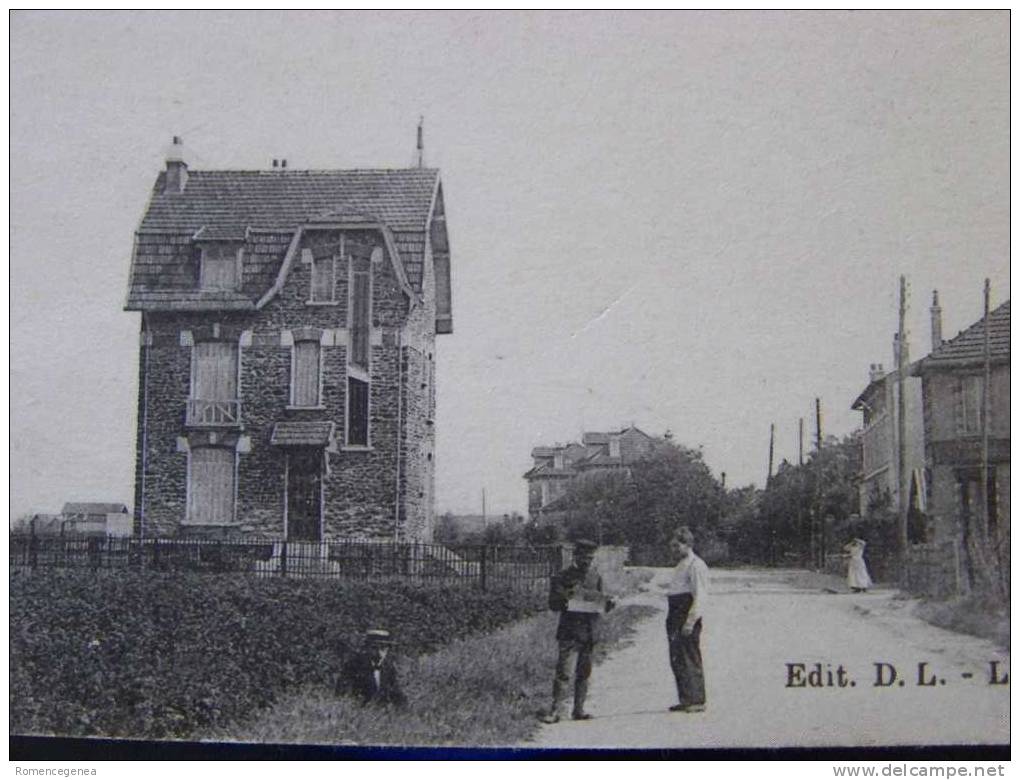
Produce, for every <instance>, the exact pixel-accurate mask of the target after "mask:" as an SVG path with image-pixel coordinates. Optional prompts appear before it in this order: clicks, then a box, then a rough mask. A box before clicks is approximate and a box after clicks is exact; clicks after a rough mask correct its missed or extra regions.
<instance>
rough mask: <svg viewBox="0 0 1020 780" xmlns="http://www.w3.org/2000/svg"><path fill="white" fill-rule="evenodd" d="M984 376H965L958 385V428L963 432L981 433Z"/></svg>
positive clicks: (959, 431)
mask: <svg viewBox="0 0 1020 780" xmlns="http://www.w3.org/2000/svg"><path fill="white" fill-rule="evenodd" d="M984 391H985V382H984V377H981V376H964V377H960V378H959V379H958V380H957V385H956V394H957V401H956V430H957V433H961V434H976V433H981V401H982V396H983V394H984Z"/></svg>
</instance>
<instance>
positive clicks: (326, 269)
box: [312, 257, 334, 303]
mask: <svg viewBox="0 0 1020 780" xmlns="http://www.w3.org/2000/svg"><path fill="white" fill-rule="evenodd" d="M333 277H334V261H333V258H332V257H319V258H315V259H313V260H312V300H313V301H315V302H316V303H331V302H332V301H333V287H334V284H333V282H334V278H333Z"/></svg>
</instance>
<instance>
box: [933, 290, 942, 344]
mask: <svg viewBox="0 0 1020 780" xmlns="http://www.w3.org/2000/svg"><path fill="white" fill-rule="evenodd" d="M940 346H942V307H941V306H939V291H938V290H933V291H932V294H931V348H932V351H935V350H936V349H938V348H939V347H940Z"/></svg>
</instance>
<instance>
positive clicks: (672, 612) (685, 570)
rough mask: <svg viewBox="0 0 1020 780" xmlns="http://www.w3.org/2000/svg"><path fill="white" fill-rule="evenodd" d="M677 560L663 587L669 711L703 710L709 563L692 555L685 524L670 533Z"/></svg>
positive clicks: (689, 537) (691, 544) (690, 534)
mask: <svg viewBox="0 0 1020 780" xmlns="http://www.w3.org/2000/svg"><path fill="white" fill-rule="evenodd" d="M672 546H673V549H674V551H676V552H677V553H678V554H679V556H680V563H678V564H677V565H676V568H675V569H674V570H673V575H672V577H671V578H670V581H669V583H668V584H667V586H666V597H667V599H668V600H669V613H668V614H667V616H666V638H667V639H668V640H669V665H670V666H671V667H672V668H673V676H674V677H675V678H676V691H677V695H678V696H679V698H680V701H679V703H678V704H675V705H674V706H672V707H670V708H669V709H670V712H704V710H705V675H704V671H703V667H702V664H701V616H702V610H703V609H704V607H705V601H706V599H707V597H708V566H706V565H705V562H704V561H703V560H701V558H699V557H698V556H697V555H695V554H694V534H692V533H691V530H690V529H689V528H687V527H686V526H683V527H681V528H678V529H677V531H676V533H675V534H674V535H673V542H672Z"/></svg>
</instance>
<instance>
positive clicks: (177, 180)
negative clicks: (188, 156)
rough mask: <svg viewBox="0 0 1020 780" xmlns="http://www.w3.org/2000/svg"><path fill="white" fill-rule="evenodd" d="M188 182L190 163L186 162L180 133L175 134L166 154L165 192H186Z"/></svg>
mask: <svg viewBox="0 0 1020 780" xmlns="http://www.w3.org/2000/svg"><path fill="white" fill-rule="evenodd" d="M187 183H188V164H187V163H186V162H184V143H183V142H182V141H181V137H180V136H179V135H175V136H174V140H173V143H172V144H171V145H170V149H169V151H167V154H166V183H165V184H164V186H163V192H164V193H165V194H168V195H169V194H172V193H175V192H184V187H185V185H186V184H187Z"/></svg>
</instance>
